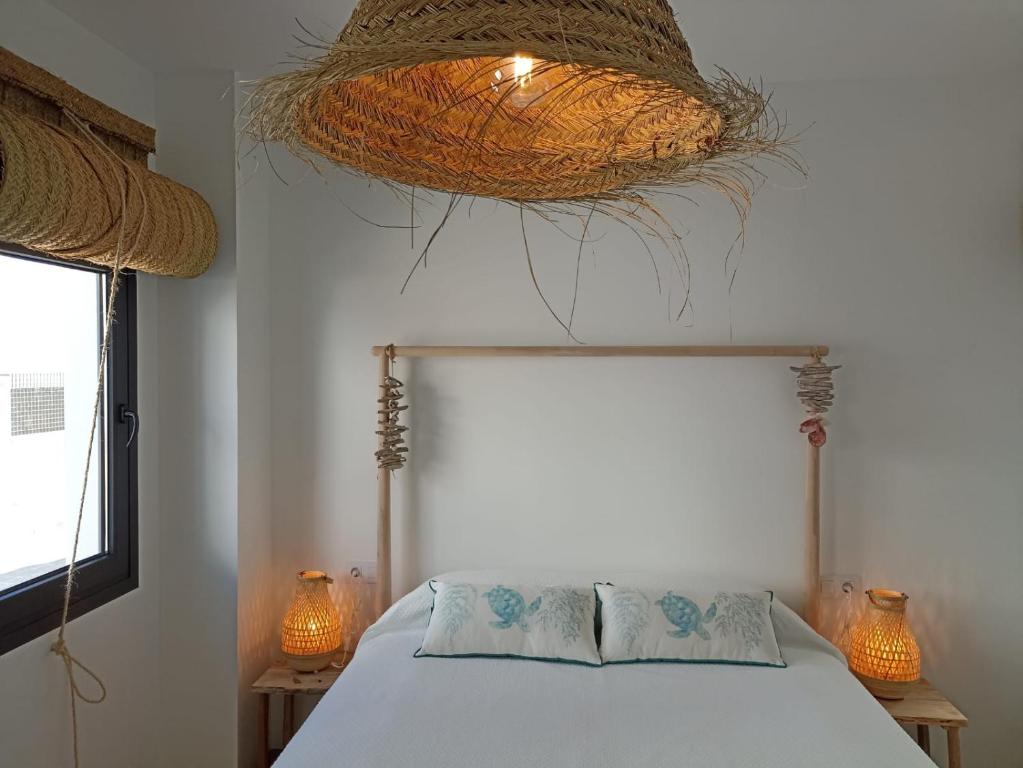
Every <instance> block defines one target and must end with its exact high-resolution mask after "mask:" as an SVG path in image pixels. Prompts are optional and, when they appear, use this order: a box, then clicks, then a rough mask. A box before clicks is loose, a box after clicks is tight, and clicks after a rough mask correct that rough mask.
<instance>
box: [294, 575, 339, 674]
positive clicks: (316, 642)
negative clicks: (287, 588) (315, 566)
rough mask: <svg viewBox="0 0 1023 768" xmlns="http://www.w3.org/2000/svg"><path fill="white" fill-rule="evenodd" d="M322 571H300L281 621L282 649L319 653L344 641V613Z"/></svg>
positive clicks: (300, 652) (333, 648)
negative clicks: (338, 605)
mask: <svg viewBox="0 0 1023 768" xmlns="http://www.w3.org/2000/svg"><path fill="white" fill-rule="evenodd" d="M328 583H329V582H328V579H327V578H326V576H325V575H323V574H322V573H319V572H309V571H302V572H300V573H299V575H298V583H297V584H296V586H295V596H294V597H293V598H292V600H291V605H290V606H289V607H288V612H287V614H286V615H285V616H284V621H283V622H282V624H281V650H282V651H283V652H284V653H288V654H291V655H293V656H318V655H320V654H323V653H330V652H331V651H335V650H337V648H338V647H339V646H340V645H341V615H340V613H339V612H338V610H337V606H335V605H334V601H333V600H332V599H331V597H330V591H329V590H328V589H327V584H328Z"/></svg>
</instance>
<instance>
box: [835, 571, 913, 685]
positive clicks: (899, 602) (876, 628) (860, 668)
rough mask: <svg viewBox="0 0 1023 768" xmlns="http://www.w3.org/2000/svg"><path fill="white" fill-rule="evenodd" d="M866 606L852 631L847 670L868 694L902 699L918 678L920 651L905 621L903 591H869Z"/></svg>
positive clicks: (904, 596) (905, 599)
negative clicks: (848, 669)
mask: <svg viewBox="0 0 1023 768" xmlns="http://www.w3.org/2000/svg"><path fill="white" fill-rule="evenodd" d="M867 597H868V598H869V599H870V604H869V607H868V608H867V612H866V613H865V614H864V616H863V618H862V619H860V621H859V623H858V624H857V625H856V626H855V627H854V628H853V631H852V640H851V642H850V646H849V668H850V669H851V670H852V672H853V674H855V675H856V677H858V678H859V679H860V680H861V681H862V682H863V684H864V685H865V686H866V687H867V690H869V691H870V692H871V693H873V694H874V695H875V696H877V697H878V698H882V699H902V698H904V697H905V695H906V691H907V690H908V688H909V687H910V686H911V685H912V684H913V683H915V682H916V681H917V680H919V679H920V648H919V647H918V646H917V642H916V638H915V637H914V636H913V633H912V631H911V630H910V628H909V625H908V623H907V622H906V601H907V600H908V599H909V598H908V596H907V595H905V594H904V593H902V592H895V591H892V590H889V589H868V590H867Z"/></svg>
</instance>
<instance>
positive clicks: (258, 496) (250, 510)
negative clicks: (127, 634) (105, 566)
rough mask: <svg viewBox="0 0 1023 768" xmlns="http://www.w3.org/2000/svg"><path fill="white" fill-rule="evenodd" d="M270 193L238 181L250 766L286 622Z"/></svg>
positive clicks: (243, 679) (243, 732)
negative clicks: (278, 589)
mask: <svg viewBox="0 0 1023 768" xmlns="http://www.w3.org/2000/svg"><path fill="white" fill-rule="evenodd" d="M238 95H240V94H238ZM238 106H239V107H240V106H241V105H240V104H239V105H238ZM268 197H269V195H268V188H267V185H265V184H251V185H249V184H239V185H238V188H237V200H238V203H237V216H238V265H237V273H238V660H237V662H238V765H240V766H246V767H248V766H255V765H258V762H257V729H258V727H259V716H260V712H259V702H258V699H257V697H256V696H253V695H252V691H251V690H250V686H251V685H252V683H253V682H255V680H256V678H258V677H259V676H260V675H261V674H263V672H264V671H265V670H266V668H267V667H268V666H269V665H270V662H271V661H272V660H273V654H274V650H275V642H274V641H275V632H276V631H277V627H278V626H279V623H280V619H281V615H280V614H279V613H277V611H276V608H277V604H276V601H275V589H274V569H273V541H272V537H271V533H272V529H273V522H272V507H271V488H272V472H271V460H272V459H271V433H270V428H271V425H270V398H271V391H270V359H271V351H272V350H271V347H270V344H269V339H270V306H271V302H272V301H273V296H274V294H273V292H272V291H271V287H270V248H269V240H270V237H269V234H270V229H269V227H270V217H269V212H268V209H267V205H268Z"/></svg>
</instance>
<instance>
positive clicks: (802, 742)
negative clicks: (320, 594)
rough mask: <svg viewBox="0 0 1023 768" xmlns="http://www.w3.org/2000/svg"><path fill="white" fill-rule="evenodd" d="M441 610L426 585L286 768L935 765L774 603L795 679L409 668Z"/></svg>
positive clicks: (702, 669) (736, 669) (378, 638)
mask: <svg viewBox="0 0 1023 768" xmlns="http://www.w3.org/2000/svg"><path fill="white" fill-rule="evenodd" d="M608 577H609V575H607V574H605V575H604V578H608ZM439 578H462V579H472V578H479V579H480V580H487V579H494V578H495V574H494V573H488V574H485V575H484V574H466V573H464V572H463V573H459V574H457V575H454V574H447V575H445V576H442V577H439ZM518 578H519V580H521V579H522V578H526V577H524V576H522V575H521V574H520V575H518ZM531 578H534V579H542V580H544V581H545V583H568V582H569V581H571V582H572V583H584V582H585V581H586V580H585V579H583V578H582V577H581V576H576V577H574V578H571V579H566V577H565V575H564V574H558V575H552V574H533V575H532V576H531ZM614 578H616V579H617V580H618V582H619V583H628V582H629V581H630V580H631V581H633V582H636V583H637V584H638V583H639V582H642V581H644V580H645V581H651V580H656V581H661V580H663V578H664V577H663V576H642V575H635V574H634V575H623V574H616V575H615V576H614ZM431 605H432V592H431V591H430V589H429V588H428V585H427V584H423V585H421V586H420V587H418V588H417V589H415V590H413V591H412V592H411V593H409V594H408V595H406V596H405V597H403V598H401V599H400V600H399V601H398V602H397V603H395V604H394V605H393V606H392V607H391V608H390V609H389V610H388V611H387V612H386V613H385V614H384V616H382V617H381V618H380V620H379V621H377V622H376V623H375V624H374V625H373V626H372V627H371V628H370V629H369V630H368V631H367V632H366V633H365V635H364V636H363V638H362V640H361V642H360V644H359V647H358V650H357V652H356V654H355V656H354V658H353V659H352V661H351V663H350V665H349V667H348V669H346V671H345V673H344V674H343V675H342V676H341V677H340V679H339V680H338V682H337V683H336V684H335V685H334V686H333V687H332V688H331V689H330V691H329V692H328V693H327V694H326V695H325V696H324V697H323V700H322V701H321V702H320V703H319V705H317V707H316V708H315V709H314V710H313V712H312V714H311V715H310V717H309V719H308V720H307V721H306V723H305V724H304V725H303V726H302V728H301V729H300V730H299V732H298V733H297V734H296V736H295V738H294V739H293V740H292V741H291V743H290V744H289V745H288V746H287V748H286V749H285V750H284V752H283V753H282V754H281V756H280V757H279V758H278V760H277V762H276V763H275V766H276V768H310V767H311V766H317V767H318V768H319V767H323V768H354V767H356V766H358V768H383V767H384V766H387V767H390V766H415V767H416V768H455V767H457V766H472V767H473V768H483V767H484V766H486V767H488V768H511V767H512V766H542V767H546V766H550V768H584V767H585V768H660V767H661V766H699V767H700V768H719V767H720V768H736V767H738V766H749V767H750V768H804V767H805V768H823V767H825V766H826V767H830V768H862V767H863V766H871V767H872V768H896V766H897V767H898V768H928V767H929V768H933V764H932V763H931V762H930V761H929V760H928V759H927V758H926V757H925V756H924V754H923V753H922V752H921V751H920V750H919V749H918V748H917V746H916V745H915V744H914V743H913V741H912V740H911V739H910V738H909V736H908V735H907V734H906V733H905V732H904V731H903V730H902V729H901V727H900V726H898V725H897V724H896V723H895V722H894V721H893V720H892V719H891V717H890V716H889V715H888V714H887V713H885V711H884V710H883V709H882V708H881V707H880V706H879V705H878V703H877V702H876V701H875V700H874V699H873V698H872V697H871V696H870V694H868V693H867V691H866V690H865V689H864V688H863V687H862V686H861V685H860V684H859V683H858V682H857V681H856V680H855V678H853V676H852V675H851V674H850V673H849V672H848V671H847V669H846V666H845V662H844V660H843V659H842V656H841V654H839V653H838V651H837V650H835V649H834V648H833V647H832V646H831V645H830V644H828V643H827V642H826V641H825V640H823V639H822V638H821V637H820V636H819V635H817V634H816V633H815V632H814V631H813V630H812V629H810V627H809V626H807V625H806V624H805V623H804V622H803V620H802V619H800V618H799V617H798V616H797V615H796V614H795V613H794V612H793V611H792V610H791V609H790V608H788V607H787V606H786V605H784V603H781V602H780V601H777V600H776V601H775V603H774V606H773V609H772V621H773V623H774V626H775V632H776V634H777V638H778V641H779V645H780V647H781V650H782V654H783V656H784V659H785V661H786V663H787V664H788V666H787V668H784V669H772V668H756V667H745V666H730V665H717V664H628V665H622V666H604V667H599V668H586V667H580V666H577V665H570V664H558V663H550V662H539V661H528V660H523V659H453V658H447V659H439V658H413V653H414V652H415V651H416V649H417V648H418V647H419V645H420V643H421V642H422V639H423V634H424V632H425V630H426V626H427V623H428V621H429V616H430V610H431Z"/></svg>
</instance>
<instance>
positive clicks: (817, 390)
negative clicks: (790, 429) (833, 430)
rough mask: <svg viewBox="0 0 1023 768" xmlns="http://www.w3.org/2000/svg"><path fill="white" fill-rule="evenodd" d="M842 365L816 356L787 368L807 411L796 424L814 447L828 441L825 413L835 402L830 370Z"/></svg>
mask: <svg viewBox="0 0 1023 768" xmlns="http://www.w3.org/2000/svg"><path fill="white" fill-rule="evenodd" d="M841 367H842V366H840V365H828V364H827V363H825V362H824V361H823V359H822V358H820V357H817V356H815V357H814V359H813V361H812V362H809V363H806V364H804V365H801V366H790V367H789V370H790V371H792V372H793V373H795V374H796V387H797V392H796V396H797V397H798V398H799V402H801V403H802V404H803V408H804V409H805V410H806V412H807V413H808V414H810V418H808V419H806V420H805V421H803V422H802V423H801V424H800V425H799V431H800V432H803V433H804V434H806V436H807V439H808V440H809V441H810V445H812V446H814V447H816V448H820V447H821V446H822V445H824V443H826V442H827V441H828V435H827V432H826V431H825V429H824V428H825V426H826V425H827V423H828V422H827V420H826V419H825V418H824V414H825V413H827V412H828V410H829V409H830V408H831V406H832V405H833V404H834V402H835V383H834V381H832V378H831V374H832V373H834V372H835V371H837V370H838V369H839V368H841Z"/></svg>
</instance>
